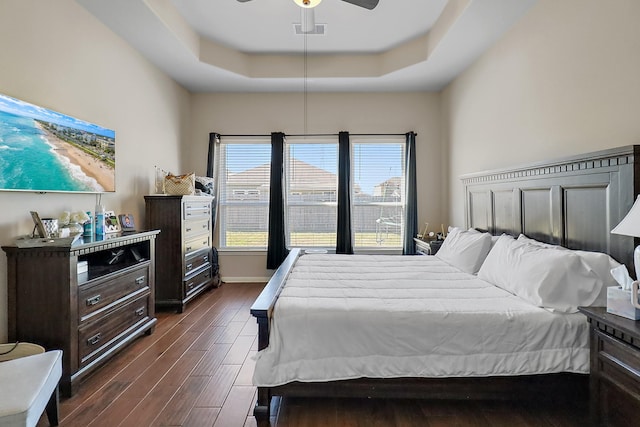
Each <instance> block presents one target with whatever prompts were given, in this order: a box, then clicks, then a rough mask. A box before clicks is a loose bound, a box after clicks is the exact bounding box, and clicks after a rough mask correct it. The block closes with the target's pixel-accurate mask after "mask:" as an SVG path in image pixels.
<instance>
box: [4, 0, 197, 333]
mask: <svg viewBox="0 0 640 427" xmlns="http://www.w3.org/2000/svg"><path fill="white" fill-rule="evenodd" d="M0 52H2V59H1V61H2V66H1V67H0V93H3V94H5V95H9V96H12V97H15V98H19V99H22V100H24V101H27V102H31V103H33V104H37V105H40V106H44V107H47V108H49V109H52V110H55V111H59V112H61V113H64V114H67V115H70V116H73V117H77V118H80V119H83V120H86V121H89V122H93V123H96V124H99V125H101V126H104V127H107V128H109V129H113V130H115V131H116V144H117V148H116V163H117V169H116V192H115V193H111V194H105V196H104V197H103V204H104V205H105V206H106V208H107V209H109V210H114V211H115V212H117V213H132V214H134V215H135V216H136V218H138V219H140V220H142V219H143V214H144V199H143V197H142V196H143V195H144V194H148V193H149V192H150V191H151V190H152V189H153V187H152V184H153V178H154V165H160V166H162V167H163V168H166V169H176V170H178V169H180V164H181V150H180V144H181V141H186V140H188V139H189V133H188V130H189V128H190V126H189V123H188V119H189V116H190V114H189V107H190V104H189V93H188V92H187V91H185V90H184V89H182V88H181V87H180V86H178V85H177V84H176V83H175V82H173V81H172V80H171V79H169V78H168V77H167V76H166V75H164V74H163V73H161V72H160V71H159V70H158V69H156V68H155V67H154V66H153V65H151V64H150V63H149V62H148V61H147V60H145V59H143V58H142V57H141V56H140V54H138V53H137V52H136V51H135V50H134V49H133V48H131V47H130V46H129V45H127V44H126V43H125V42H124V41H123V40H121V39H120V38H119V37H118V36H116V35H115V34H114V33H113V32H111V31H110V30H108V29H107V28H106V27H104V26H103V25H102V24H101V23H100V22H99V21H97V20H96V19H95V18H94V17H93V16H92V15H90V14H89V13H88V12H87V11H85V9H83V8H82V7H81V6H79V5H78V4H77V3H75V2H74V1H73V0H56V1H42V0H2V1H1V2H0ZM0 205H1V206H2V215H0V244H2V245H6V244H11V243H12V242H13V240H14V238H15V237H16V236H18V235H21V234H27V233H29V232H31V229H32V226H33V223H32V222H31V219H30V216H29V211H30V210H36V211H38V212H40V213H41V215H42V216H57V215H58V214H59V213H60V212H62V211H63V210H93V207H94V205H95V196H94V195H89V194H54V193H49V194H35V193H22V192H19V193H18V192H16V193H14V192H0ZM141 222H142V221H141ZM139 225H140V226H143V225H144V223H143V222H142V224H139ZM6 268H7V262H6V257H5V255H4V252H2V253H1V254H0V342H4V341H6V339H7V335H6V332H7V283H6V278H7V273H6Z"/></svg>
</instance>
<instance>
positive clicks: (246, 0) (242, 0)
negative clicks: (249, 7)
mask: <svg viewBox="0 0 640 427" xmlns="http://www.w3.org/2000/svg"><path fill="white" fill-rule="evenodd" d="M238 1H239V2H240V3H246V2H248V1H251V0H238Z"/></svg>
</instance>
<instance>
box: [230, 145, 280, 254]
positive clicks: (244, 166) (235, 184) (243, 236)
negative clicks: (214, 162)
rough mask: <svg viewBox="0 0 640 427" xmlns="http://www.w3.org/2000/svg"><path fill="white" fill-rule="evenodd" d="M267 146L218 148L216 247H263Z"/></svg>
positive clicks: (266, 215) (264, 236)
mask: <svg viewBox="0 0 640 427" xmlns="http://www.w3.org/2000/svg"><path fill="white" fill-rule="evenodd" d="M270 164H271V144H270V142H269V140H265V142H264V143H238V142H235V143H224V142H222V143H221V145H220V169H219V170H220V176H219V185H220V187H219V192H220V199H219V214H220V228H219V230H220V247H222V248H262V249H264V248H266V247H267V231H268V229H269V222H268V219H269V175H270Z"/></svg>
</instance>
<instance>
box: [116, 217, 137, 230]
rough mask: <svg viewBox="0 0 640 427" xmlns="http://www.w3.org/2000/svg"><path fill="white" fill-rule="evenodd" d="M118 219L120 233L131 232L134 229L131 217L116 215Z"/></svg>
mask: <svg viewBox="0 0 640 427" xmlns="http://www.w3.org/2000/svg"><path fill="white" fill-rule="evenodd" d="M118 219H119V220H120V227H121V228H122V231H133V230H135V229H136V225H135V222H134V221H133V215H131V214H120V215H118Z"/></svg>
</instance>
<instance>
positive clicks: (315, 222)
mask: <svg viewBox="0 0 640 427" xmlns="http://www.w3.org/2000/svg"><path fill="white" fill-rule="evenodd" d="M337 170H338V144H336V143H335V141H333V142H327V143H324V142H295V141H294V142H290V141H287V160H286V169H285V174H286V177H285V182H286V185H287V191H286V193H287V194H286V200H287V201H286V203H287V209H286V215H287V224H288V234H289V235H288V243H289V246H291V247H314V246H315V247H335V246H336V230H337V213H336V212H337V208H336V206H337V192H338V176H337Z"/></svg>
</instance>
